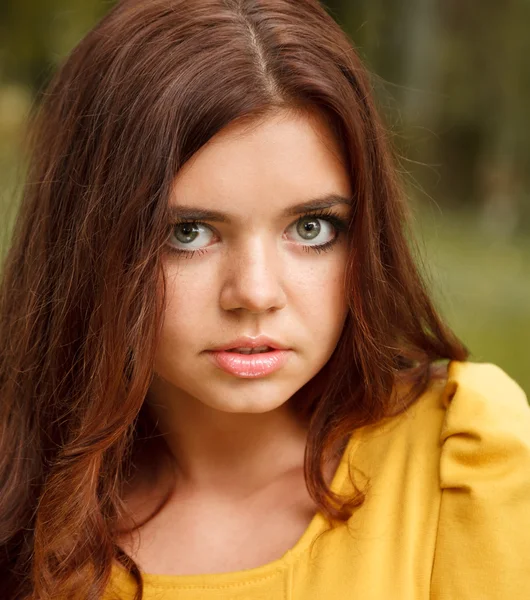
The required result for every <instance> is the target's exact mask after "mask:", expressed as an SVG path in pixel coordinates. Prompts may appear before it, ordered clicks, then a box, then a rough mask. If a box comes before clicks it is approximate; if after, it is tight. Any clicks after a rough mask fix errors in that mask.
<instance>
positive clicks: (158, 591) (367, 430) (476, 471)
mask: <svg viewBox="0 0 530 600" xmlns="http://www.w3.org/2000/svg"><path fill="white" fill-rule="evenodd" d="M350 465H351V466H353V467H355V469H360V470H361V471H362V472H363V473H364V474H365V475H367V476H368V477H369V478H370V481H371V485H370V487H369V488H368V490H367V496H366V499H365V502H364V504H363V505H362V506H361V507H360V508H359V509H357V510H356V511H355V512H354V514H353V516H352V517H351V518H350V519H349V521H348V523H346V524H344V525H340V526H338V527H336V528H334V529H331V530H329V531H327V532H326V533H325V534H324V535H322V536H321V537H320V539H319V540H318V541H317V543H316V544H315V545H314V546H313V551H312V553H310V542H311V541H312V540H313V539H314V538H315V537H316V536H317V535H318V534H319V533H320V532H322V531H324V530H325V529H326V528H327V522H326V521H325V519H324V518H323V517H322V515H320V514H316V515H315V516H314V518H313V520H312V521H311V523H310V525H309V527H308V528H307V530H306V531H305V533H304V534H303V535H302V537H301V538H300V539H299V540H298V542H297V543H296V544H295V546H294V547H293V548H291V550H289V551H288V552H286V553H285V554H284V555H283V556H282V557H281V558H279V559H278V560H275V561H273V562H271V563H268V564H266V565H263V566H261V567H257V568H253V569H247V570H243V571H238V572H234V573H222V574H207V575H182V576H179V575H177V576H175V575H144V581H145V590H144V598H145V600H155V599H157V600H275V599H278V600H280V599H281V600H327V599H337V600H350V599H351V600H428V599H429V600H471V599H473V600H530V408H529V406H528V403H527V400H526V397H525V395H524V393H523V391H522V390H521V388H520V387H519V386H518V385H517V384H516V383H515V382H514V381H513V380H512V379H510V378H509V377H508V376H507V375H506V374H505V373H504V372H503V371H502V370H501V369H499V368H498V367H496V366H494V365H491V364H478V363H469V362H465V363H464V362H462V363H460V362H452V363H450V366H449V372H448V378H447V380H438V381H436V380H435V381H433V382H432V383H431V385H430V387H429V389H428V390H427V391H426V392H425V393H424V394H423V395H422V397H421V398H420V399H419V400H418V401H417V402H416V403H415V404H414V405H413V406H412V407H411V408H410V409H409V410H408V411H407V412H406V413H404V414H402V415H400V416H398V417H394V418H392V419H389V420H387V421H386V422H384V423H380V424H377V425H373V426H369V427H364V428H362V429H359V430H357V431H356V432H355V433H354V434H353V436H352V437H351V439H350V442H349V444H348V447H347V449H346V451H345V453H344V455H343V457H342V461H341V463H340V465H339V468H338V469H337V471H336V473H335V476H334V479H333V483H332V489H334V490H336V491H340V492H347V491H348V490H351V483H350V481H349V477H348V467H349V466H350ZM355 472H357V471H354V473H355ZM354 477H355V475H354ZM357 481H358V482H359V483H360V480H357ZM256 543H257V544H259V540H256ZM132 591H133V586H131V580H129V577H128V575H127V574H126V572H125V571H124V570H122V569H121V567H116V568H115V569H114V572H113V577H112V581H111V585H110V586H109V590H108V594H107V595H106V596H105V598H106V600H107V599H108V600H111V599H112V598H120V599H122V600H132V598H133V594H132Z"/></svg>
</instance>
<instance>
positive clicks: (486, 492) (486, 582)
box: [431, 361, 530, 600]
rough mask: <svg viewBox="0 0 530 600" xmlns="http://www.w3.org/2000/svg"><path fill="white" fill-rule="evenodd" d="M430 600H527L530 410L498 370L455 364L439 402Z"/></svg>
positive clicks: (529, 596)
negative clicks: (441, 415) (438, 488)
mask: <svg viewBox="0 0 530 600" xmlns="http://www.w3.org/2000/svg"><path fill="white" fill-rule="evenodd" d="M443 402H444V404H445V408H446V413H445V418H444V422H443V426H442V430H441V439H440V442H441V455H440V486H441V489H442V496H441V504H440V513H439V522H438V531H437V537H436V546H435V553H434V561H433V571H432V578H431V600H471V599H472V600H501V599H502V600H530V407H529V405H528V401H527V398H526V396H525V394H524V392H523V390H522V389H521V388H520V387H519V386H518V385H517V384H516V383H515V382H514V381H513V380H512V379H511V378H510V377H509V376H508V375H507V374H506V373H505V372H504V371H503V370H502V369H500V368H499V367H497V366H495V365H492V364H479V363H469V362H466V363H464V362H456V361H453V362H451V363H450V365H449V371H448V381H447V386H446V388H445V392H444V395H443Z"/></svg>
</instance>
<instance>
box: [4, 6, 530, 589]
mask: <svg viewBox="0 0 530 600" xmlns="http://www.w3.org/2000/svg"><path fill="white" fill-rule="evenodd" d="M33 132H34V133H33V138H32V159H31V162H30V165H29V171H28V181H27V186H26V189H25V194H24V199H23V203H22V207H21V211H20V216H19V219H18V222H17V225H16V228H15V232H14V238H13V243H12V247H11V250H10V253H9V255H8V258H7V261H6V264H5V266H4V269H3V283H2V292H1V305H0V318H1V322H0V340H1V342H0V343H1V349H2V351H1V356H0V360H1V363H0V402H1V404H0V409H1V413H0V419H1V421H0V422H1V432H2V437H1V442H0V443H1V453H0V460H1V467H0V481H1V490H2V492H1V495H0V519H1V520H0V549H1V552H0V586H1V588H2V589H1V593H0V597H1V598H6V599H10V600H37V599H38V600H51V599H54V600H56V599H62V598H65V599H83V600H86V599H90V600H96V599H101V598H105V600H110V599H112V598H114V599H122V600H132V599H133V598H136V599H139V598H144V599H145V600H154V599H155V598H157V599H159V600H176V599H179V600H180V599H185V600H192V599H193V600H196V599H201V600H221V599H223V600H226V599H230V600H243V599H245V600H258V599H265V598H266V599H273V598H274V599H276V598H277V599H280V598H285V599H289V600H322V599H324V598H326V599H327V598H340V599H341V600H346V599H350V598H351V599H353V598H364V599H372V600H383V599H385V600H386V599H388V598H393V599H395V600H427V599H436V600H442V599H449V598H450V599H451V600H456V599H459V600H464V599H465V600H468V599H472V598H473V599H475V598H477V599H478V598H480V599H481V600H484V599H490V600H500V599H501V598H502V599H506V598H510V599H511V600H519V599H520V600H522V599H523V598H524V599H527V598H530V563H529V559H528V556H530V409H529V408H528V404H527V402H526V398H525V396H524V394H523V392H522V391H521V389H520V388H519V387H518V386H517V384H516V383H514V382H513V381H512V380H511V379H510V378H509V377H508V376H507V375H506V374H504V373H503V371H501V370H500V369H499V368H498V367H496V366H493V365H490V364H477V363H471V362H468V361H467V357H468V354H467V350H466V349H465V347H464V346H463V345H462V344H461V343H460V342H459V341H458V339H457V338H456V337H455V336H454V335H453V334H452V333H451V331H450V330H449V329H448V328H447V327H446V326H445V325H444V324H443V322H442V321H441V319H440V317H439V316H438V315H437V313H436V311H435V309H434V308H433V305H432V302H431V300H430V298H429V295H428V293H427V291H426V288H425V286H424V285H423V283H422V280H421V278H420V275H419V274H418V271H417V269H416V267H415V265H414V262H413V260H412V257H411V252H410V251H409V249H408V246H407V241H406V240H407V231H406V222H405V213H406V211H405V206H404V201H403V198H402V196H401V193H400V188H399V182H398V178H397V176H396V169H395V167H394V165H393V162H392V156H391V151H390V149H389V144H388V140H387V137H386V135H385V130H384V128H383V126H382V124H381V121H380V120H379V117H378V116H377V114H376V111H375V109H374V105H373V101H372V97H371V90H370V84H369V79H368V76H367V73H366V71H365V70H364V68H363V66H362V64H361V62H360V61H359V58H358V57H357V56H356V54H355V52H354V51H353V49H352V47H351V45H350V43H349V41H348V39H347V37H346V36H345V35H344V34H343V32H342V31H341V30H340V28H339V27H338V26H337V25H336V23H335V22H334V21H333V20H332V19H331V18H330V17H329V16H328V15H327V14H326V12H325V11H324V10H323V8H322V7H321V6H320V5H319V4H318V3H317V1H316V0H248V1H247V0H150V1H149V2H140V1H134V0H132V1H126V2H123V3H121V4H120V5H118V6H117V7H115V8H114V9H113V10H111V11H110V13H109V14H108V15H107V16H106V17H105V18H104V19H103V20H102V21H101V23H99V25H97V27H96V28H95V29H94V30H93V31H91V32H90V33H89V34H88V35H87V36H86V38H85V39H84V40H83V41H82V42H81V43H80V44H79V45H78V46H77V47H76V48H75V50H74V51H73V52H72V54H71V56H70V57H69V58H68V60H67V61H66V62H65V64H64V66H63V67H62V68H61V69H60V71H59V72H58V74H57V75H56V77H55V79H54V81H53V82H52V84H51V86H50V88H49V89H48V91H47V92H46V93H45V94H44V95H43V99H42V103H41V107H40V110H39V113H38V115H37V116H36V119H35V122H34V123H33ZM444 360H445V362H444Z"/></svg>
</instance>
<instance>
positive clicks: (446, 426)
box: [440, 361, 530, 500]
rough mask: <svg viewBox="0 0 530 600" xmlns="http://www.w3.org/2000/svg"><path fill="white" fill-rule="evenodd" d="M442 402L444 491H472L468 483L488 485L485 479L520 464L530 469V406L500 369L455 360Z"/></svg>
mask: <svg viewBox="0 0 530 600" xmlns="http://www.w3.org/2000/svg"><path fill="white" fill-rule="evenodd" d="M440 402H441V404H442V406H443V407H444V408H445V415H444V419H443V422H442V426H441V431H440V444H441V446H442V448H441V456H440V483H441V487H442V488H446V487H459V486H465V487H468V486H469V479H473V480H476V484H477V485H478V483H479V482H482V484H484V483H485V481H484V479H494V478H495V477H498V476H500V475H501V472H499V470H500V471H502V472H505V471H506V469H509V468H513V469H516V468H517V463H520V464H521V466H522V465H526V466H527V467H528V468H529V469H530V406H529V405H528V400H527V397H526V395H525V393H524V392H523V390H522V389H521V387H520V386H519V385H518V384H517V383H516V382H515V381H514V380H513V379H512V378H511V377H509V376H508V375H507V374H506V373H505V372H504V371H503V370H502V369H501V368H499V367H498V366H496V365H493V364H487V363H471V362H456V361H453V362H451V363H450V364H449V367H448V373H447V381H446V383H445V386H444V389H443V390H442V393H441V396H440ZM527 472H528V471H527ZM521 475H523V473H521ZM529 491H530V490H529ZM529 500H530V497H529Z"/></svg>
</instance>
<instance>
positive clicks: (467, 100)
mask: <svg viewBox="0 0 530 600" xmlns="http://www.w3.org/2000/svg"><path fill="white" fill-rule="evenodd" d="M138 1H140V0H138ZM146 1H148V0H146ZM113 4H114V2H113V1H110V0H105V1H102V0H78V1H77V2H75V3H73V2H71V1H69V0H1V2H0V219H1V221H2V227H1V231H2V237H1V239H0V242H1V250H2V252H4V251H5V248H6V245H7V243H8V237H9V236H8V233H6V232H8V230H9V226H10V223H11V220H12V217H13V211H14V210H16V203H17V201H18V198H19V197H20V188H21V185H22V183H23V177H24V166H25V164H24V160H23V156H22V152H21V145H22V140H23V135H24V128H25V125H26V120H27V116H28V113H29V111H30V109H31V107H32V106H33V105H34V104H35V103H38V97H39V91H40V90H42V88H43V86H44V85H45V84H46V82H47V81H49V79H50V77H51V75H52V74H53V72H54V70H55V69H56V68H57V67H58V65H60V64H61V62H62V61H63V60H64V58H65V57H66V55H67V54H68V53H69V51H70V50H71V49H72V48H73V47H74V46H75V45H76V43H77V42H78V41H79V40H80V39H81V38H82V36H83V35H84V34H85V33H86V32H87V31H88V30H89V29H90V28H91V27H92V26H93V25H94V24H95V23H96V21H97V20H98V19H99V18H100V17H101V16H103V15H104V14H105V13H106V12H107V11H108V10H109V9H110V8H111V7H112V5H113ZM324 6H325V7H326V8H327V9H328V11H329V12H330V13H331V14H332V15H333V17H334V18H335V19H336V20H337V21H338V22H339V23H340V24H341V25H342V26H343V28H344V29H345V30H346V31H347V33H348V34H349V36H350V37H351V39H352V41H353V43H354V45H355V46H356V47H357V49H358V51H359V53H360V54H361V56H362V57H363V58H364V60H365V63H366V64H367V66H368V68H369V69H370V71H371V72H372V73H373V74H374V77H373V83H374V93H375V94H376V96H377V99H378V102H379V105H380V107H381V110H382V111H383V113H384V115H385V117H386V122H387V124H388V129H389V133H390V135H391V137H392V140H393V143H394V145H395V147H396V149H397V151H398V155H399V157H400V169H401V170H402V172H403V174H404V177H405V180H406V181H407V193H408V197H409V198H410V202H411V206H412V210H413V217H414V228H415V230H416V233H417V236H418V239H419V244H418V248H419V251H420V254H421V259H420V260H421V262H422V264H423V269H424V272H425V274H426V277H427V278H428V280H429V282H430V284H431V287H432V290H433V293H434V295H435V297H436V299H437V301H438V305H439V307H440V309H441V311H442V313H443V314H444V316H445V317H446V319H447V320H448V322H449V323H450V324H451V325H452V326H453V327H454V329H455V330H456V332H457V334H458V335H459V336H460V337H461V338H462V339H463V341H464V342H465V343H466V344H467V345H468V347H469V349H470V350H471V352H472V359H473V360H476V361H481V362H494V363H497V364H498V365H500V366H501V367H502V368H504V369H505V370H506V371H507V372H508V373H509V374H510V375H511V376H512V377H513V378H515V379H516V380H517V381H518V382H519V383H520V384H521V386H522V387H523V388H524V389H525V391H526V392H527V394H528V393H529V392H530V349H529V345H530V1H529V0H503V2H500V1H499V0H481V1H480V2H476V1H473V2H472V1H471V0H399V1H398V0H327V2H324Z"/></svg>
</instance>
